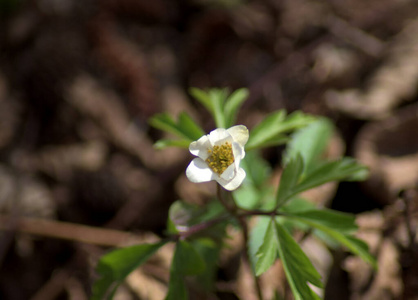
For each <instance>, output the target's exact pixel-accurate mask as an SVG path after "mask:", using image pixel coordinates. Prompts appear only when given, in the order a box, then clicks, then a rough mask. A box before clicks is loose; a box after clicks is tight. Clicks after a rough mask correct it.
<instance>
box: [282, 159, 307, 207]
mask: <svg viewBox="0 0 418 300" xmlns="http://www.w3.org/2000/svg"><path fill="white" fill-rule="evenodd" d="M302 171H303V159H302V156H301V155H296V156H295V157H294V158H292V159H291V160H290V161H289V163H288V164H287V166H286V167H285V168H284V170H283V173H282V177H281V178H280V185H279V189H278V191H277V200H276V205H277V207H280V206H282V205H283V204H284V203H286V201H287V200H288V199H289V198H290V197H291V196H293V195H294V194H295V192H294V190H295V188H296V187H297V184H298V182H299V178H300V177H301V175H302Z"/></svg>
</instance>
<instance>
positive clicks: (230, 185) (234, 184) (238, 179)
mask: <svg viewBox="0 0 418 300" xmlns="http://www.w3.org/2000/svg"><path fill="white" fill-rule="evenodd" d="M245 176H246V174H245V171H244V169H242V168H239V169H238V171H237V172H236V175H235V177H234V178H233V179H232V180H230V181H226V180H223V179H222V178H215V180H216V181H217V182H218V183H219V184H220V185H222V186H223V188H224V189H226V190H228V191H233V190H236V189H237V188H238V187H239V186H240V185H241V183H242V182H243V181H244V179H245Z"/></svg>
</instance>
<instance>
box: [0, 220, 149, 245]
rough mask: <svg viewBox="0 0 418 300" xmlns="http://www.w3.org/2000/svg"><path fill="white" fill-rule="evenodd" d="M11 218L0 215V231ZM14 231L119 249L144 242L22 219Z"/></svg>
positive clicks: (126, 235)
mask: <svg viewBox="0 0 418 300" xmlns="http://www.w3.org/2000/svg"><path fill="white" fill-rule="evenodd" d="M11 218H13V217H12V216H8V215H0V230H3V231H7V230H10V229H9V224H10V222H11V220H12V219H11ZM15 222H16V223H15V226H14V227H13V229H14V230H16V231H18V232H24V233H29V234H36V235H40V236H45V237H51V238H59V239H65V240H72V241H77V242H82V243H88V244H94V245H99V246H112V247H120V246H123V245H128V244H133V243H139V242H144V240H143V239H142V238H141V237H140V236H138V235H134V234H131V233H128V232H124V231H119V230H113V229H104V228H97V227H91V226H85V225H79V224H74V223H67V222H60V221H54V220H44V219H36V218H27V217H22V218H18V219H17V220H16V221H15Z"/></svg>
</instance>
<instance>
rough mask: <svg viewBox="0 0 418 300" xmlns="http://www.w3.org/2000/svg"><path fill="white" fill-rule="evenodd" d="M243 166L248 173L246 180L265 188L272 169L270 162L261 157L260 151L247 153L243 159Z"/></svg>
mask: <svg viewBox="0 0 418 300" xmlns="http://www.w3.org/2000/svg"><path fill="white" fill-rule="evenodd" d="M241 167H242V168H243V169H244V170H245V172H246V174H247V175H246V177H245V180H246V181H248V182H249V183H251V184H252V185H254V186H255V187H257V188H263V189H264V188H265V186H266V181H267V180H268V179H269V177H270V174H271V171H272V170H271V166H270V165H269V163H268V162H267V161H266V160H265V159H263V158H262V157H261V155H260V152H259V151H251V152H249V153H246V155H245V159H244V160H242V161H241Z"/></svg>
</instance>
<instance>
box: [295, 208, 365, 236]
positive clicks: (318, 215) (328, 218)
mask: <svg viewBox="0 0 418 300" xmlns="http://www.w3.org/2000/svg"><path fill="white" fill-rule="evenodd" d="M292 216H296V217H297V218H302V219H305V220H310V221H312V222H315V223H317V224H321V225H323V226H326V227H329V228H332V229H333V230H336V231H340V232H343V233H352V232H354V231H355V230H357V228H358V227H357V225H356V217H355V216H354V215H352V214H347V213H342V212H338V211H334V210H331V209H321V210H318V209H310V210H304V211H301V212H293V213H292Z"/></svg>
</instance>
